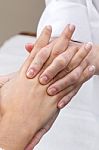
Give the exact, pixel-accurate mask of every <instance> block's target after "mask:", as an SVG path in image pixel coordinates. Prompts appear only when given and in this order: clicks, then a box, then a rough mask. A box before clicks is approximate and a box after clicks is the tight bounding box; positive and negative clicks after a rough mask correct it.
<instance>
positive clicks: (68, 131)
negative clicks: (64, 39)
mask: <svg viewBox="0 0 99 150" xmlns="http://www.w3.org/2000/svg"><path fill="white" fill-rule="evenodd" d="M68 23H72V24H75V25H76V31H75V34H74V36H73V39H74V40H78V41H82V42H87V41H93V42H94V43H98V44H99V0H46V8H45V10H44V12H43V14H42V16H41V19H40V22H39V25H38V35H39V34H40V32H41V30H42V28H43V27H44V26H45V25H52V27H53V35H52V36H58V35H59V34H60V33H61V31H62V30H63V29H64V27H65V26H66V24H68ZM66 149H67V150H88V149H89V150H99V77H98V76H96V77H94V78H92V79H91V80H90V81H88V82H87V83H86V84H85V85H84V86H83V87H82V88H81V90H80V91H79V93H78V94H77V95H76V96H75V97H74V98H73V100H72V102H71V103H70V104H69V105H68V106H67V107H66V108H65V109H64V110H63V111H62V112H61V113H60V116H59V118H58V119H57V120H56V123H55V124H54V125H53V127H52V129H51V130H50V132H49V133H48V134H47V135H46V136H45V137H44V138H43V140H41V142H40V143H39V144H38V146H37V147H36V148H35V150H66Z"/></svg>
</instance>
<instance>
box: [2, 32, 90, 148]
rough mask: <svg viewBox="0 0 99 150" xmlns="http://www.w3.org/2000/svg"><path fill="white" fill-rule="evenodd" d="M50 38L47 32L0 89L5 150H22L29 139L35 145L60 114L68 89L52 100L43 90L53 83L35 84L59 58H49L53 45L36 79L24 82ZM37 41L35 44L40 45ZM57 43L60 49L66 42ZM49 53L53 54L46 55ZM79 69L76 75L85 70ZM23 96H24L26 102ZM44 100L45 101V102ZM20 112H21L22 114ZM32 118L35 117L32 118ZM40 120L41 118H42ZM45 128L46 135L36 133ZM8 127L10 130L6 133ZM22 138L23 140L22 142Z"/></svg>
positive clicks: (74, 51) (74, 50) (74, 52)
mask: <svg viewBox="0 0 99 150" xmlns="http://www.w3.org/2000/svg"><path fill="white" fill-rule="evenodd" d="M66 30H67V29H66ZM66 30H65V31H66ZM47 31H48V30H47ZM44 33H45V32H44ZM44 33H43V34H42V37H43V38H44V36H45V34H44ZM43 35H44V36H43ZM50 35H51V32H49V34H48V32H47V37H46V38H44V39H47V40H46V42H45V41H43V44H40V46H38V45H39V44H37V45H36V46H35V48H34V49H33V52H32V53H31V55H30V57H29V58H28V59H27V61H26V62H25V63H24V65H23V66H22V67H21V69H20V71H19V72H18V73H17V74H16V75H15V76H14V77H13V78H12V79H10V81H7V82H6V84H4V85H3V86H1V114H2V116H3V117H2V118H3V119H2V120H1V129H2V130H1V131H0V132H1V135H0V139H1V140H0V145H1V146H4V148H7V149H19V148H18V146H20V147H21V149H24V148H25V147H26V145H27V144H28V143H29V142H30V141H31V140H32V138H33V139H34V143H37V140H36V142H35V136H34V135H35V134H36V135H37V137H38V135H39V137H41V136H42V134H41V135H40V133H43V134H44V133H45V132H46V131H47V130H48V129H49V128H50V126H51V125H52V123H53V122H54V119H55V118H56V117H57V115H58V113H59V109H58V108H57V103H58V102H59V100H60V99H62V98H64V96H66V95H67V89H64V90H63V91H61V92H59V93H58V94H57V95H54V96H50V95H48V94H47V93H46V89H48V87H49V86H50V84H52V83H53V82H49V83H47V85H41V84H40V83H39V80H38V78H39V77H40V75H41V74H42V72H44V70H45V69H46V68H48V66H49V65H50V66H51V63H53V58H57V57H58V55H51V54H53V51H52V48H53V43H51V44H49V46H47V48H48V51H46V55H44V56H45V57H47V60H48V58H49V60H48V61H47V62H46V64H45V65H44V67H43V68H42V70H41V71H39V73H38V75H37V76H35V77H34V78H33V79H30V80H29V79H27V78H26V72H28V69H27V68H28V67H29V66H30V64H32V60H33V58H36V56H37V55H36V52H37V51H38V52H39V50H40V56H42V53H43V54H45V53H44V51H45V49H43V50H42V48H41V47H43V45H45V46H46V45H47V44H48V43H49V39H50ZM43 38H42V39H43ZM40 39H41V37H40ZM40 39H39V40H38V41H40ZM60 39H61V40H60V45H61V42H62V44H63V43H64V41H65V40H64V38H63V41H62V37H61V38H60ZM68 41H69V40H68ZM40 43H42V42H41V41H40ZM55 43H56V44H57V43H58V44H59V41H58V42H55ZM60 45H59V46H60ZM64 47H65V45H64ZM71 49H72V48H71ZM83 49H84V47H83ZM64 50H65V48H64ZM90 50H91V49H90ZM49 51H50V52H52V53H49ZM67 51H69V49H67ZM67 51H66V52H64V53H63V57H61V58H62V59H63V58H64V56H67V54H68V55H69V53H70V52H69V53H67ZM62 52H63V50H62ZM77 52H78V50H77V49H72V51H71V53H72V56H74V55H76V54H77ZM87 54H88V53H86V54H84V56H86V55H87ZM53 56H54V57H53ZM71 58H72V57H71ZM71 58H69V59H68V62H67V64H69V63H70V61H71ZM59 59H60V58H59ZM62 59H61V61H63V60H62ZM44 60H45V61H46V58H44ZM66 60H67V57H66ZM42 65H43V64H42ZM64 65H65V64H64ZM82 66H83V65H81V66H79V67H78V69H77V70H76V71H79V74H82V71H83V70H84V68H83V67H82ZM59 67H60V65H59ZM65 67H67V66H66V65H65ZM87 67H88V66H87ZM87 69H88V68H87ZM76 71H75V72H76ZM77 73H78V72H77ZM91 76H92V74H91ZM20 83H21V84H20ZM23 83H24V84H23ZM16 87H17V89H16ZM28 91H29V93H28ZM38 91H39V94H38ZM12 93H16V94H14V95H13V94H12ZM27 93H28V94H27ZM22 95H24V97H25V99H24V97H23V96H22ZM42 97H43V100H42ZM33 98H34V99H35V101H33ZM20 99H21V101H20ZM46 99H47V100H48V101H46ZM51 99H52V100H51ZM27 100H28V101H27ZM19 104H20V105H19ZM27 108H28V109H27ZM42 110H44V111H42ZM23 111H24V113H23ZM49 111H51V113H50V114H49V113H47V112H49ZM45 112H46V113H45ZM30 114H31V115H30ZM47 114H49V115H47ZM35 115H36V116H38V117H35ZM20 116H22V117H21V118H20ZM42 116H43V118H42ZM52 116H54V117H52ZM9 118H10V119H9ZM34 118H36V119H35V120H34ZM16 120H17V122H16ZM32 120H33V121H34V122H33V121H32ZM11 122H12V123H11ZM26 122H27V124H26ZM44 126H45V127H47V128H46V129H47V130H46V131H45V132H38V131H39V130H40V129H42V128H43V127H44ZM8 127H9V130H8ZM12 129H13V130H12ZM34 129H35V130H34ZM43 129H44V128H43ZM15 130H17V131H15ZM18 131H21V132H18ZM24 131H27V132H25V134H24ZM9 133H12V134H11V137H8V135H9ZM15 133H17V134H16V137H18V138H17V140H16V137H13V135H14V134H15ZM23 135H24V136H23ZM5 136H6V138H7V141H3V140H4V138H5ZM19 137H20V138H19ZM23 137H24V140H23ZM14 138H15V139H14ZM12 139H13V140H12ZM14 140H15V141H14ZM11 141H14V142H13V143H11ZM32 143H33V142H32Z"/></svg>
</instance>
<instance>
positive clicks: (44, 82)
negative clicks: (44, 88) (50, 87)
mask: <svg viewBox="0 0 99 150" xmlns="http://www.w3.org/2000/svg"><path fill="white" fill-rule="evenodd" d="M40 82H41V83H42V84H46V83H47V82H48V77H47V76H41V77H40Z"/></svg>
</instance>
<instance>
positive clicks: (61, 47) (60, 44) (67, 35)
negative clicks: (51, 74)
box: [52, 25, 75, 58]
mask: <svg viewBox="0 0 99 150" xmlns="http://www.w3.org/2000/svg"><path fill="white" fill-rule="evenodd" d="M74 30H75V26H74V25H67V26H66V27H65V29H64V31H63V32H62V34H61V35H60V38H58V40H57V43H56V44H55V46H54V47H53V50H52V58H55V57H56V56H58V55H59V54H61V53H62V52H64V51H65V50H66V48H67V47H68V44H69V41H70V40H71V37H72V35H73V33H74Z"/></svg>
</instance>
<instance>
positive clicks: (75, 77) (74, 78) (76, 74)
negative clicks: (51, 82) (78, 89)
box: [70, 72, 79, 83]
mask: <svg viewBox="0 0 99 150" xmlns="http://www.w3.org/2000/svg"><path fill="white" fill-rule="evenodd" d="M78 79H79V73H78V72H75V73H73V75H72V76H70V80H71V82H72V83H75V82H76V81H77V80H78Z"/></svg>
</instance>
